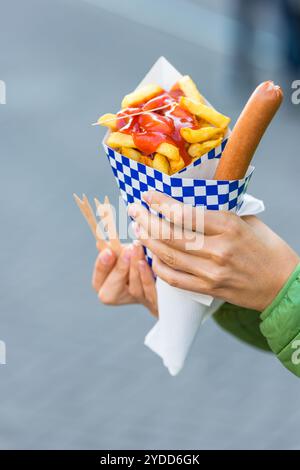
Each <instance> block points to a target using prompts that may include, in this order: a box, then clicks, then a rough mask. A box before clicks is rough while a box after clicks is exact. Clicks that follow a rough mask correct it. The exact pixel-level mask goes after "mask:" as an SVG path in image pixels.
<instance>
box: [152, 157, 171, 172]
mask: <svg viewBox="0 0 300 470" xmlns="http://www.w3.org/2000/svg"><path fill="white" fill-rule="evenodd" d="M152 165H153V168H155V169H156V170H158V171H161V172H162V173H165V174H166V175H169V173H170V165H169V161H168V159H167V157H165V156H164V155H162V154H161V153H156V154H155V155H154V158H153V161H152Z"/></svg>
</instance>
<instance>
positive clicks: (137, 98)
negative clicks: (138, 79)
mask: <svg viewBox="0 0 300 470" xmlns="http://www.w3.org/2000/svg"><path fill="white" fill-rule="evenodd" d="M162 92H163V89H162V88H161V87H160V86H159V85H157V84H156V83H149V84H148V85H145V86H143V87H142V88H139V89H138V90H135V91H133V92H132V93H129V95H126V96H124V98H123V101H122V104H121V106H122V108H129V106H135V105H137V104H139V103H143V102H144V101H148V100H150V99H151V98H154V96H156V95H159V94H160V93H162Z"/></svg>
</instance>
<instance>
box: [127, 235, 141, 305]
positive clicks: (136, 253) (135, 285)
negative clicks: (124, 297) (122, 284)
mask: <svg viewBox="0 0 300 470" xmlns="http://www.w3.org/2000/svg"><path fill="white" fill-rule="evenodd" d="M142 259H144V250H143V248H142V246H140V245H135V244H134V245H133V246H132V253H131V259H130V271H129V287H128V290H129V293H130V295H132V297H134V298H135V299H137V300H139V301H141V300H144V289H143V284H142V280H141V277H140V273H139V268H138V263H139V261H140V260H142Z"/></svg>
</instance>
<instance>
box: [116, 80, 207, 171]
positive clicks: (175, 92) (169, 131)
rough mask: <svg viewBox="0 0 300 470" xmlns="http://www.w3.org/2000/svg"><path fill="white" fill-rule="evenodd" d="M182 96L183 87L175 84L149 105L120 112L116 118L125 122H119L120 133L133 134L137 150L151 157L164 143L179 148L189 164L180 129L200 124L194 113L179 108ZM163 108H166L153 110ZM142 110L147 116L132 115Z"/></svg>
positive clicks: (144, 104) (189, 159)
mask: <svg viewBox="0 0 300 470" xmlns="http://www.w3.org/2000/svg"><path fill="white" fill-rule="evenodd" d="M182 95H183V93H182V91H181V90H180V88H179V87H178V86H176V85H175V86H174V87H173V88H172V89H171V90H170V92H169V93H167V92H163V93H161V94H159V95H158V96H155V97H154V98H152V99H151V100H149V101H147V102H146V103H141V104H140V105H138V106H135V107H132V108H126V109H125V110H123V111H119V112H118V114H117V116H118V117H122V119H118V121H117V126H118V130H119V131H120V132H124V133H125V134H130V135H131V136H132V137H133V140H134V143H135V145H136V147H137V148H138V149H139V150H140V151H141V152H142V153H144V154H145V155H147V156H149V157H152V154H153V153H154V152H155V151H156V150H157V148H158V147H159V145H160V144H161V143H163V142H167V143H169V144H173V145H175V146H176V147H177V148H178V149H179V153H180V155H181V157H182V158H183V160H184V163H185V165H188V164H189V163H190V162H191V160H192V159H191V157H190V155H189V154H188V152H187V150H186V142H185V140H184V139H183V138H182V137H181V134H180V129H181V128H182V127H190V128H192V129H197V128H198V127H199V124H198V122H197V120H196V118H195V117H194V116H193V115H192V114H191V113H189V112H188V111H186V110H185V109H183V108H181V107H180V106H179V104H178V102H179V99H180V97H181V96H182ZM162 106H165V107H164V108H163V109H160V110H157V111H151V110H153V109H156V108H159V107H162ZM142 111H147V113H144V114H139V115H136V116H131V115H132V114H136V113H140V112H142ZM128 115H130V116H128Z"/></svg>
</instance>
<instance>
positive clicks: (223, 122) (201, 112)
mask: <svg viewBox="0 0 300 470" xmlns="http://www.w3.org/2000/svg"><path fill="white" fill-rule="evenodd" d="M180 105H181V106H182V107H183V108H185V109H187V110H188V111H189V112H190V113H192V114H195V115H196V116H198V117H200V118H202V119H204V120H205V121H207V122H209V123H210V124H212V125H213V126H216V127H220V128H221V129H225V128H226V127H228V124H229V123H230V118H229V117H227V116H224V115H223V114H221V113H219V112H218V111H216V110H215V109H213V108H210V107H209V106H206V105H205V104H203V103H197V102H196V101H193V100H191V99H190V98H186V97H185V96H182V97H181V98H180Z"/></svg>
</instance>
